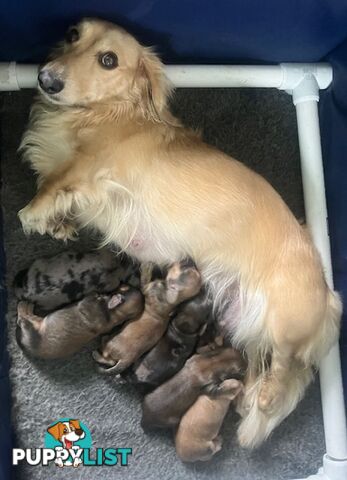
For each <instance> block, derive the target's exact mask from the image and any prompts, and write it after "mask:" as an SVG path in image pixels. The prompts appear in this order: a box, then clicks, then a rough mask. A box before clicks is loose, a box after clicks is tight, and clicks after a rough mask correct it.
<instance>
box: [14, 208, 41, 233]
mask: <svg viewBox="0 0 347 480" xmlns="http://www.w3.org/2000/svg"><path fill="white" fill-rule="evenodd" d="M18 217H19V220H20V222H21V224H22V228H23V230H24V233H26V234H27V235H29V234H31V233H34V232H38V233H40V234H41V235H44V234H45V233H46V231H47V221H46V218H45V216H44V215H42V214H41V212H40V211H37V210H36V209H35V208H34V207H33V206H32V205H31V203H29V204H28V205H27V206H26V207H24V208H22V210H20V211H19V212H18Z"/></svg>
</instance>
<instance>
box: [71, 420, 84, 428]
mask: <svg viewBox="0 0 347 480" xmlns="http://www.w3.org/2000/svg"><path fill="white" fill-rule="evenodd" d="M69 423H70V424H71V425H72V426H73V427H74V428H75V430H80V429H81V425H80V422H79V420H70V421H69Z"/></svg>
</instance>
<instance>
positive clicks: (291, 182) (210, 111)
mask: <svg viewBox="0 0 347 480" xmlns="http://www.w3.org/2000/svg"><path fill="white" fill-rule="evenodd" d="M31 99H32V92H21V93H8V94H3V95H2V96H1V97H0V100H1V114H2V115H1V120H2V144H1V162H2V165H1V167H2V175H3V185H2V205H3V210H4V223H5V244H6V252H7V279H8V282H7V285H8V296H9V311H8V324H9V347H8V348H9V351H10V354H11V358H12V367H11V380H12V395H13V425H14V429H15V433H16V437H17V445H18V446H20V447H23V448H30V447H42V446H43V436H44V432H45V430H46V428H47V426H48V425H49V424H50V423H52V422H54V421H56V420H57V419H59V418H60V417H74V418H78V419H80V420H81V421H82V422H84V423H85V424H86V425H87V426H88V427H89V428H90V430H91V433H92V438H93V444H94V446H95V447H132V448H133V455H132V457H130V466H129V467H127V468H125V467H123V468H122V467H101V468H95V467H84V468H81V467H80V468H79V469H77V470H73V471H71V470H68V469H65V470H64V472H62V471H61V470H60V469H58V467H55V466H54V465H52V466H51V467H50V468H47V467H46V468H44V467H26V468H22V469H17V470H16V478H18V479H28V478H30V479H31V480H36V479H49V480H54V479H61V478H70V477H71V478H81V479H82V478H83V479H85V478H88V479H96V478H103V479H111V478H112V479H122V480H128V479H132V480H144V479H151V480H152V479H153V480H154V479H160V480H169V479H170V480H171V479H174V480H182V479H187V480H192V479H202V480H203V479H230V478H233V479H234V480H237V479H243V480H248V479H252V480H267V479H268V480H270V479H271V480H274V479H276V480H281V479H290V478H298V477H302V476H306V475H307V474H309V473H314V472H315V471H316V470H317V468H318V467H319V466H320V464H321V459H322V455H323V453H324V437H323V427H322V417H321V406H320V397H319V388H318V384H317V382H316V384H315V385H313V386H312V387H311V388H310V389H309V391H308V392H307V395H306V397H305V399H304V400H303V401H302V402H301V404H300V405H299V407H298V408H297V409H296V411H295V412H294V413H293V414H292V415H291V416H290V417H289V418H288V419H287V420H286V421H285V422H284V423H283V424H282V425H281V426H280V427H279V428H278V429H277V430H276V431H275V433H274V434H273V435H272V436H271V438H270V439H269V440H268V441H267V442H266V444H265V445H264V446H262V447H261V448H260V449H259V450H257V451H254V452H248V451H245V450H242V449H240V448H239V447H238V446H237V443H236V439H235V430H236V423H237V417H236V415H235V414H233V413H231V414H230V415H229V417H228V418H227V421H226V422H225V426H224V428H223V430H224V439H225V440H224V448H223V451H222V452H221V453H220V454H218V455H217V456H216V457H215V458H214V459H213V461H211V462H210V463H208V464H200V465H192V466H190V465H188V466H187V465H183V464H182V463H180V462H179V461H178V460H177V459H176V456H175V451H174V448H173V440H172V437H171V435H170V434H168V433H160V434H153V435H152V434H151V435H148V434H144V433H143V432H142V430H141V428H140V424H139V421H140V397H139V395H137V394H136V392H135V391H134V390H133V389H132V388H131V387H129V386H127V385H117V384H115V383H114V382H113V381H112V379H110V378H104V377H102V376H100V375H99V374H97V373H96V371H95V369H94V365H93V363H92V361H91V357H90V352H89V350H90V349H88V348H86V349H85V350H84V351H83V352H81V353H79V354H77V355H75V356H74V357H73V358H71V359H69V360H66V361H60V362H56V361H55V362H41V361H36V362H35V363H32V362H30V361H28V360H27V359H26V358H25V357H24V356H23V354H22V352H21V351H20V350H19V348H18V347H17V344H16V342H15V337H14V326H15V321H16V316H15V306H16V305H15V300H14V298H13V294H12V291H11V282H12V279H13V276H14V274H15V273H16V272H17V271H18V270H19V269H21V268H23V267H25V266H26V265H27V264H28V263H29V262H30V261H31V260H33V259H34V258H36V257H38V256H41V255H43V254H54V253H56V252H58V251H61V250H62V249H64V245H63V244H62V243H59V242H57V241H54V240H51V239H49V238H48V237H39V236H36V235H35V236H32V237H28V238H26V237H25V236H24V234H23V232H22V230H21V227H20V224H19V222H18V219H17V216H16V214H17V211H18V210H19V209H20V208H21V207H23V206H24V205H25V204H26V203H27V202H28V201H29V200H30V199H31V197H32V196H33V193H34V179H33V176H32V174H31V172H30V171H29V170H28V169H27V167H26V166H23V165H22V164H21V163H20V161H19V159H18V158H17V156H16V148H17V146H18V143H19V140H20V136H21V133H22V131H23V129H24V126H25V123H26V119H27V115H28V110H29V105H30V102H31ZM173 109H174V111H175V113H176V114H177V115H178V116H179V117H181V118H182V119H183V121H184V122H185V123H186V124H187V125H190V126H194V127H201V128H202V129H203V131H204V135H205V138H206V140H207V141H208V142H210V143H212V144H215V145H217V146H218V147H219V148H221V149H222V150H224V151H226V152H228V153H229V154H232V155H234V156H235V157H236V158H238V159H240V160H241V161H244V162H245V163H247V164H248V165H250V166H252V167H253V168H254V169H255V170H257V171H258V172H260V173H261V174H263V175H264V176H265V177H266V178H267V179H268V180H269V181H270V182H271V183H272V184H273V185H274V186H275V188H277V190H279V192H280V193H281V194H282V195H283V197H284V198H285V200H286V201H287V202H288V204H289V205H290V207H291V208H292V210H293V211H294V213H295V214H296V215H297V216H298V217H303V200H302V190H301V180H300V166H299V154H298V144H297V135H296V122H295V115H294V108H293V107H292V105H291V100H290V97H288V96H286V95H285V94H283V93H278V92H273V91H260V90H258V91H255V90H239V91H236V90H215V91H211V90H195V91H193V90H188V91H187V90H186V91H183V90H182V91H178V92H177V93H176V96H175V99H174V101H173ZM88 245H89V246H90V245H93V240H92V239H88V238H84V239H83V240H81V241H80V242H79V243H77V244H74V248H77V249H85V248H87V246H88Z"/></svg>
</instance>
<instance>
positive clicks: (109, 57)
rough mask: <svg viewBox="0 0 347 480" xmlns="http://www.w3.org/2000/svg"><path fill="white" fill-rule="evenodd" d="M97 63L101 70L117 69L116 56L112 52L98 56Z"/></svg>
mask: <svg viewBox="0 0 347 480" xmlns="http://www.w3.org/2000/svg"><path fill="white" fill-rule="evenodd" d="M99 63H100V65H101V66H102V67H103V68H106V69H107V70H112V69H113V68H116V67H118V58H117V55H116V54H115V53H113V52H106V53H102V54H101V55H100V56H99Z"/></svg>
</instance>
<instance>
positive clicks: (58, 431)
mask: <svg viewBox="0 0 347 480" xmlns="http://www.w3.org/2000/svg"><path fill="white" fill-rule="evenodd" d="M47 432H48V433H50V434H51V435H52V436H53V437H54V438H55V439H56V440H58V442H61V443H62V444H63V446H64V447H65V448H71V447H72V445H73V443H74V442H77V440H79V439H81V438H83V437H84V436H85V433H84V431H83V429H82V428H81V425H80V422H79V421H78V420H68V421H66V422H57V423H55V424H54V425H52V426H51V427H49V428H48V430H47Z"/></svg>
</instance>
